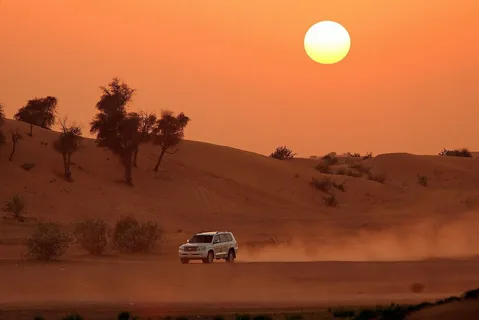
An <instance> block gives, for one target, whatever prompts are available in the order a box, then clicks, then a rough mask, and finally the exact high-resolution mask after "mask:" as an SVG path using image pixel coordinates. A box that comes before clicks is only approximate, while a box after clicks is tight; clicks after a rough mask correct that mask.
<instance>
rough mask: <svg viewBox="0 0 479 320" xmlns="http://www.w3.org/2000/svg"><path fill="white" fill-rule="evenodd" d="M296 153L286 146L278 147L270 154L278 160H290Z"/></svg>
mask: <svg viewBox="0 0 479 320" xmlns="http://www.w3.org/2000/svg"><path fill="white" fill-rule="evenodd" d="M295 155H296V153H293V151H292V150H291V149H288V148H287V147H286V146H282V147H277V148H276V150H274V152H273V153H271V154H270V155H269V156H270V157H271V158H274V159H278V160H290V159H293V158H294V156H295Z"/></svg>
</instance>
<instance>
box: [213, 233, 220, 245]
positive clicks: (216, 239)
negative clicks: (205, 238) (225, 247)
mask: <svg viewBox="0 0 479 320" xmlns="http://www.w3.org/2000/svg"><path fill="white" fill-rule="evenodd" d="M216 241H219V242H221V239H220V236H219V235H216V236H214V237H213V243H215V242H216Z"/></svg>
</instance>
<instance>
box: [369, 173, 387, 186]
mask: <svg viewBox="0 0 479 320" xmlns="http://www.w3.org/2000/svg"><path fill="white" fill-rule="evenodd" d="M368 179H369V180H372V181H376V182H379V183H384V182H385V181H386V175H385V174H379V173H374V172H371V171H369V172H368Z"/></svg>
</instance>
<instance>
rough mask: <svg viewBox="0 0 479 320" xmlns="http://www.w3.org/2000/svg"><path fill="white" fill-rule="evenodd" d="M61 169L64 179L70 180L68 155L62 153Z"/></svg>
mask: <svg viewBox="0 0 479 320" xmlns="http://www.w3.org/2000/svg"><path fill="white" fill-rule="evenodd" d="M63 169H64V171H65V180H67V181H72V172H71V170H70V155H69V154H66V153H63Z"/></svg>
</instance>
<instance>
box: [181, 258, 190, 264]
mask: <svg viewBox="0 0 479 320" xmlns="http://www.w3.org/2000/svg"><path fill="white" fill-rule="evenodd" d="M180 261H181V263H182V264H187V263H189V262H190V260H188V259H184V258H182V259H180Z"/></svg>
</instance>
